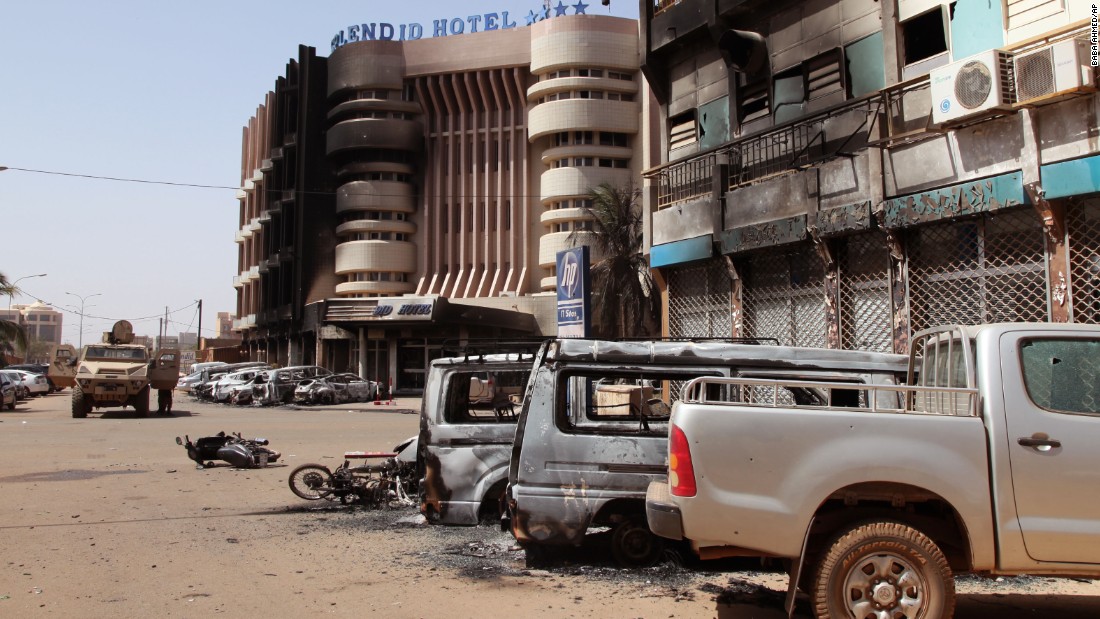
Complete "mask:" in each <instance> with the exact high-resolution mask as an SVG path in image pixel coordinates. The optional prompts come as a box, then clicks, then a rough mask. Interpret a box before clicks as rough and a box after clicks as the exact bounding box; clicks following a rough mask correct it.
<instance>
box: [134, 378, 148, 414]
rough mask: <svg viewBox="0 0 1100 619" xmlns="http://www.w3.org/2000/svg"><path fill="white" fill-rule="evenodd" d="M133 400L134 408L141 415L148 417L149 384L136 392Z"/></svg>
mask: <svg viewBox="0 0 1100 619" xmlns="http://www.w3.org/2000/svg"><path fill="white" fill-rule="evenodd" d="M131 402H132V403H133V405H134V410H135V411H137V414H138V415H140V416H141V417H148V416H149V385H145V386H144V387H142V388H141V391H139V392H137V393H136V394H134V397H133V398H132V399H131Z"/></svg>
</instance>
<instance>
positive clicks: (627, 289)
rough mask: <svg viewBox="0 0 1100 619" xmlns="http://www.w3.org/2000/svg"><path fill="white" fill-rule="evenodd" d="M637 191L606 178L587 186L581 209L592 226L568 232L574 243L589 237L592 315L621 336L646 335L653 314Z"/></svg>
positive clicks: (608, 329) (614, 333)
mask: <svg viewBox="0 0 1100 619" xmlns="http://www.w3.org/2000/svg"><path fill="white" fill-rule="evenodd" d="M640 195H641V194H640V192H639V191H638V190H637V189H635V188H633V187H631V186H626V187H616V186H614V185H612V184H610V183H602V184H600V186H598V187H595V188H593V189H590V190H589V191H588V197H589V200H590V202H591V205H590V206H588V207H585V209H584V210H585V212H586V213H585V214H586V215H589V216H590V217H592V220H593V221H592V231H591V232H589V233H587V234H584V235H583V236H582V235H581V234H578V232H579V231H578V230H576V229H574V231H573V232H572V233H570V235H569V241H570V243H572V244H573V245H578V244H580V243H582V242H583V239H584V237H586V236H587V237H588V238H590V239H591V241H592V244H591V247H592V249H593V254H594V255H593V257H592V260H593V264H592V290H593V291H599V293H600V297H601V298H599V299H598V300H597V299H596V298H595V297H594V299H593V305H595V313H596V317H597V318H598V319H599V322H600V323H601V324H602V325H603V330H604V331H605V332H606V333H607V334H609V335H614V336H618V337H620V338H622V337H626V336H628V335H630V336H636V335H645V334H646V332H647V331H648V329H647V326H648V324H649V323H650V321H651V320H652V319H653V318H655V317H656V316H657V311H656V308H657V305H656V295H655V294H654V292H655V285H654V282H653V276H652V275H651V274H650V271H649V263H648V262H647V261H646V258H645V256H644V255H642V209H641V206H640V205H639V204H638V199H639V197H640Z"/></svg>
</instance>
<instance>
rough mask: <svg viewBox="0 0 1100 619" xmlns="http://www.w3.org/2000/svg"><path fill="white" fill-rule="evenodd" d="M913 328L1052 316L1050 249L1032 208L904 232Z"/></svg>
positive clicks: (911, 325) (1042, 318)
mask: <svg viewBox="0 0 1100 619" xmlns="http://www.w3.org/2000/svg"><path fill="white" fill-rule="evenodd" d="M906 248H907V254H908V259H909V307H910V329H911V330H912V331H913V332H916V331H919V330H921V329H926V328H928V327H935V326H939V325H945V324H983V323H991V322H1017V321H1025V322H1026V321H1042V320H1047V317H1048V308H1047V281H1046V279H1047V278H1046V254H1045V246H1044V240H1043V232H1042V228H1041V227H1040V225H1039V221H1038V217H1037V216H1036V215H1035V213H1034V212H1033V211H1031V210H1027V209H1017V210H1012V211H1001V212H998V213H997V214H985V215H982V216H980V217H977V218H973V219H965V220H959V221H951V222H945V223H939V224H931V225H927V226H922V227H920V228H916V229H913V230H911V231H910V232H909V233H908V234H907V236H906Z"/></svg>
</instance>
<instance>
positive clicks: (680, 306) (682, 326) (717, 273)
mask: <svg viewBox="0 0 1100 619" xmlns="http://www.w3.org/2000/svg"><path fill="white" fill-rule="evenodd" d="M730 291H731V288H730V278H729V275H728V274H727V273H726V269H725V265H724V264H723V262H722V261H721V260H710V261H708V262H705V263H702V264H698V265H692V266H686V267H680V268H677V269H673V270H672V271H671V272H670V274H669V278H668V335H669V337H674V338H677V337H679V338H690V337H731V336H732V335H733V319H732V316H731V314H730Z"/></svg>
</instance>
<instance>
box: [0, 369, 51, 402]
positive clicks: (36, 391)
mask: <svg viewBox="0 0 1100 619" xmlns="http://www.w3.org/2000/svg"><path fill="white" fill-rule="evenodd" d="M8 371H9V372H15V373H17V374H19V375H20V376H22V377H23V387H24V393H26V394H27V395H28V396H38V395H46V394H48V393H49V392H50V383H49V381H47V380H46V377H45V376H43V375H42V374H35V373H34V372H28V371H26V370H8Z"/></svg>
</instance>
